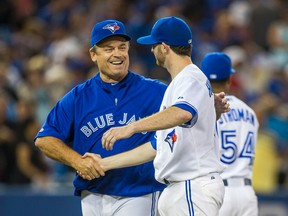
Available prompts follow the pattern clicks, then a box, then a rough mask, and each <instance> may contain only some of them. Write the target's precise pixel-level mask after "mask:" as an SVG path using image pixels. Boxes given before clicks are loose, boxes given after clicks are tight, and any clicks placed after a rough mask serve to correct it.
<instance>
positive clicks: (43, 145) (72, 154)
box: [35, 136, 81, 168]
mask: <svg viewBox="0 0 288 216" xmlns="http://www.w3.org/2000/svg"><path fill="white" fill-rule="evenodd" d="M35 145H36V146H37V147H38V148H39V149H40V150H41V151H42V152H43V153H44V154H45V155H46V156H47V157H49V158H51V159H54V160H56V161H59V162H61V163H64V164H66V165H68V166H71V167H73V168H76V164H77V161H78V160H80V159H81V155H80V154H79V153H77V152H76V151H74V150H73V149H71V148H70V147H69V146H67V145H66V144H65V143H63V142H62V141H61V140H59V139H57V138H55V137H49V136H47V137H39V138H37V139H36V141H35Z"/></svg>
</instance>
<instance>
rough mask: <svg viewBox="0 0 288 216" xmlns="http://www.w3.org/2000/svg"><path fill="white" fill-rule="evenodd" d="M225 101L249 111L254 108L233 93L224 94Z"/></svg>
mask: <svg viewBox="0 0 288 216" xmlns="http://www.w3.org/2000/svg"><path fill="white" fill-rule="evenodd" d="M225 97H226V99H227V101H228V102H229V103H230V105H232V106H233V107H237V108H245V109H246V110H249V111H250V112H252V113H254V114H255V112H254V110H253V109H252V108H251V107H250V106H249V105H248V104H247V103H246V102H244V101H243V100H241V99H239V98H238V97H236V96H234V95H226V96H225Z"/></svg>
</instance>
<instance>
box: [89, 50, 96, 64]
mask: <svg viewBox="0 0 288 216" xmlns="http://www.w3.org/2000/svg"><path fill="white" fill-rule="evenodd" d="M89 54H90V58H91V60H92V62H94V63H96V62H97V55H96V52H95V49H94V48H93V47H92V48H90V49H89Z"/></svg>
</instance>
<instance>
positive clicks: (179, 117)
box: [128, 106, 192, 133]
mask: <svg viewBox="0 0 288 216" xmlns="http://www.w3.org/2000/svg"><path fill="white" fill-rule="evenodd" d="M191 118H192V114H191V113H190V112H188V111H186V110H183V109H181V108H178V107H175V106H172V107H169V108H167V109H165V110H163V111H161V112H158V113H155V114H154V115H151V116H149V117H146V118H143V119H141V120H139V121H136V122H134V123H132V124H131V125H128V127H132V130H133V133H140V132H148V131H157V130H163V129H168V128H172V127H175V126H178V125H181V124H183V123H185V122H187V121H189V120H191Z"/></svg>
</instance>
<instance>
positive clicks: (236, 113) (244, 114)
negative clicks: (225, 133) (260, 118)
mask: <svg viewBox="0 0 288 216" xmlns="http://www.w3.org/2000/svg"><path fill="white" fill-rule="evenodd" d="M232 121H235V122H237V121H244V122H246V123H250V124H252V125H254V124H255V118H254V115H253V114H252V113H251V112H249V110H246V109H233V108H232V109H231V110H230V111H229V112H228V113H223V114H222V115H221V118H220V119H219V120H218V123H219V124H223V123H226V122H232Z"/></svg>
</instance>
